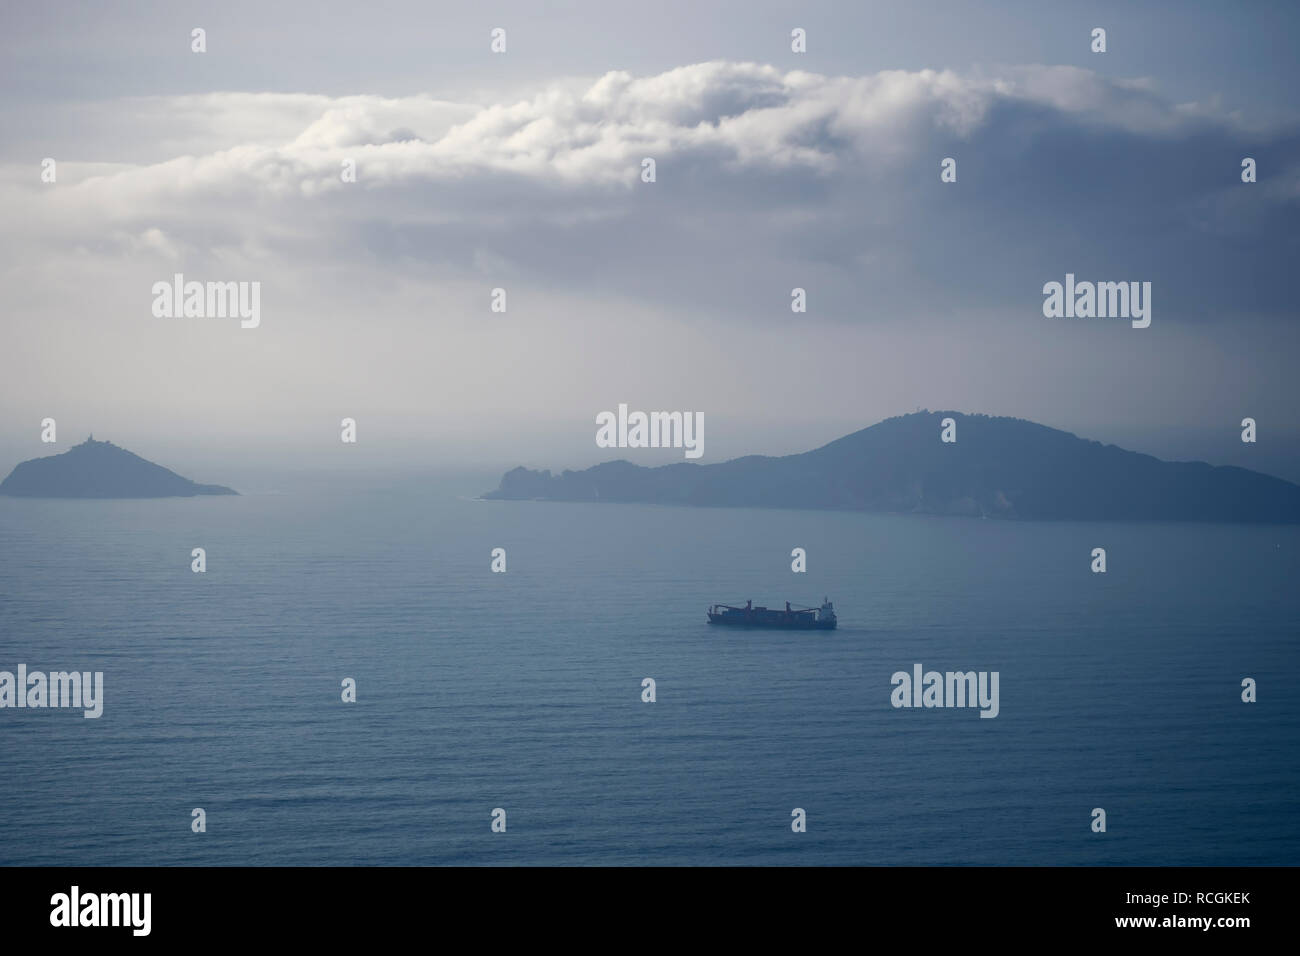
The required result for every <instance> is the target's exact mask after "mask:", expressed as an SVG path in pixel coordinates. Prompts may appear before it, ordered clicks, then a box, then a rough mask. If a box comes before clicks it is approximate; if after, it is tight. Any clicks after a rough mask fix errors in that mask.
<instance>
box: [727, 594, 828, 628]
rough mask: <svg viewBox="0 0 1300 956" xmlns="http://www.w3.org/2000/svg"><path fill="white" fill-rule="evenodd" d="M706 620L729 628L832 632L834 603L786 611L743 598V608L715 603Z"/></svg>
mask: <svg viewBox="0 0 1300 956" xmlns="http://www.w3.org/2000/svg"><path fill="white" fill-rule="evenodd" d="M709 623H710V624H724V625H727V626H729V627H765V628H771V629H773V630H778V631H833V630H835V605H833V604H831V602H830V600H829V599H826V600H825V601H823V602H822V606H821V607H791V606H790V602H789V601H786V602H785V610H784V611H782V610H780V609H779V608H768V607H754V602H753V601H746V602H745V606H744V607H733V606H732V605H730V604H714V605H711V606H710V607H709Z"/></svg>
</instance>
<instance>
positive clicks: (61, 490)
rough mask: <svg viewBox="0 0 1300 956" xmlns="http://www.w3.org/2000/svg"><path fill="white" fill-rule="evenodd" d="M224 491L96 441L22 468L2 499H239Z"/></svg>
mask: <svg viewBox="0 0 1300 956" xmlns="http://www.w3.org/2000/svg"><path fill="white" fill-rule="evenodd" d="M237 494H239V492H237V491H235V490H234V489H231V488H226V487H224V486H222V485H200V484H196V483H195V482H193V481H190V480H189V479H188V478H182V477H181V476H180V475H178V474H176V472H174V471H169V470H168V469H166V468H164V467H163V466H162V465H155V464H154V463H153V462H151V461H145V459H143V458H141V457H140V456H139V455H136V454H133V453H131V452H129V451H127V450H126V449H125V448H119V447H118V446H117V445H114V444H113V443H112V442H111V441H95V438H94V436H93V435H92V436H91V437H90V438H87V439H86V440H85V441H84V442H82V443H81V444H80V445H75V446H73V447H72V448H69V449H68V450H67V451H66V452H64V453H63V454H62V455H50V456H48V457H46V458H32V459H31V460H29V461H24V462H22V463H20V464H19V465H18V466H17V467H15V468H14V470H13V471H11V472H10V473H9V476H8V477H7V478H5V480H4V481H3V482H0V495H10V496H12V497H16V498H189V497H193V496H194V495H237Z"/></svg>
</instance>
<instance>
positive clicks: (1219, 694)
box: [0, 481, 1300, 865]
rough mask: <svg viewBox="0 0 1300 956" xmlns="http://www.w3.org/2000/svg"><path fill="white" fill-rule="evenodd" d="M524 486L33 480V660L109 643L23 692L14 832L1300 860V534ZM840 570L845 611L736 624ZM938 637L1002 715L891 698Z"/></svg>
mask: <svg viewBox="0 0 1300 956" xmlns="http://www.w3.org/2000/svg"><path fill="white" fill-rule="evenodd" d="M490 484H491V481H486V482H484V481H474V482H464V483H462V485H461V486H456V485H455V483H451V484H449V483H447V482H432V481H430V482H411V483H406V484H402V485H399V486H396V487H385V488H378V487H377V488H373V489H370V490H364V489H355V488H348V489H343V488H338V489H335V490H332V491H327V490H319V489H318V490H311V491H303V492H300V493H294V494H284V495H248V496H244V497H239V498H197V499H192V500H161V501H29V500H13V499H7V498H0V670H10V671H13V670H15V669H16V667H17V665H18V664H19V663H25V664H27V665H28V667H29V668H31V669H40V670H63V669H68V670H72V669H75V670H90V671H95V670H100V671H103V672H104V675H105V676H104V680H105V707H104V715H103V717H101V718H100V719H98V720H86V719H84V718H83V717H82V716H81V712H80V711H68V710H48V709H47V710H39V711H33V710H13V709H5V710H0V863H5V864H76V865H100V864H414V865H422V864H790V863H793V864H1295V863H1297V862H1300V813H1298V812H1297V810H1298V809H1300V807H1298V806H1297V803H1298V801H1297V793H1300V759H1298V754H1300V750H1298V749H1297V740H1300V695H1298V693H1297V687H1298V683H1300V668H1298V665H1300V649H1298V647H1297V636H1298V635H1297V630H1298V629H1297V622H1298V621H1300V588H1297V587H1296V581H1297V576H1298V575H1297V572H1298V571H1300V529H1297V528H1280V527H1246V526H1228V525H1202V524H1072V523H1038V524H1030V523H1005V522H1000V521H986V520H971V519H961V518H930V517H912V516H887V515H859V514H836V513H821V512H796V511H752V510H741V509H677V508H664V507H652V506H636V505H587V504H555V503H535V502H484V501H475V500H471V499H470V498H469V497H468V496H469V495H472V494H474V493H476V492H478V491H481V490H482V489H483V488H485V487H488V486H490ZM195 547H203V548H205V549H206V551H207V572H206V573H204V574H195V573H192V572H191V571H190V561H191V558H190V551H191V549H192V548H195ZM496 547H502V548H505V549H506V552H507V562H508V563H507V567H508V570H507V572H506V573H505V574H493V573H491V572H490V570H489V564H490V552H491V550H492V549H493V548H496ZM794 547H803V548H805V549H806V550H807V553H808V571H807V573H806V574H794V573H792V572H791V570H790V561H791V558H790V551H791V549H792V548H794ZM1094 547H1104V548H1105V549H1106V551H1107V561H1108V571H1107V573H1106V574H1092V573H1091V572H1090V571H1089V564H1090V561H1091V559H1090V552H1091V550H1092V549H1093V548H1094ZM824 595H829V596H830V598H831V599H832V600H833V601H834V602H835V605H836V608H837V610H838V612H839V616H840V623H841V626H840V629H839V630H838V631H835V632H832V633H805V634H800V633H780V632H767V633H765V632H749V633H745V632H729V631H720V630H719V629H715V628H710V627H708V626H707V625H706V624H705V616H704V612H705V608H706V606H707V605H709V604H710V603H712V602H719V601H721V602H728V603H736V602H740V603H743V602H744V601H745V600H746V599H749V598H753V599H754V600H755V603H763V604H770V605H778V606H779V605H781V604H782V603H783V602H784V601H786V600H791V601H793V602H795V603H798V604H815V603H819V602H820V600H821V598H822V597H823V596H824ZM918 662H919V663H921V664H923V665H924V667H925V669H927V670H930V669H935V670H941V671H944V670H984V671H993V670H996V671H998V672H999V673H1000V707H1001V713H1000V715H999V716H998V717H997V718H996V719H992V720H990V719H980V718H979V717H978V711H976V710H974V709H894V708H893V707H891V705H890V691H891V689H892V688H891V684H890V677H891V675H892V674H893V673H894V672H895V671H898V670H908V671H910V670H911V668H912V665H913V664H915V663H918ZM345 677H351V678H354V679H355V680H356V682H357V689H358V701H357V703H355V704H344V703H343V702H342V701H341V699H340V694H341V688H340V683H341V681H342V680H343V679H344V678H345ZM644 677H653V678H654V679H655V680H656V682H657V697H658V699H657V701H656V702H655V703H653V704H649V703H643V702H642V701H641V681H642V678H644ZM1244 677H1253V678H1255V679H1256V681H1257V682H1258V696H1259V701H1258V703H1254V704H1245V703H1243V702H1242V701H1241V696H1240V695H1241V686H1240V685H1241V681H1242V678H1244ZM195 807H202V808H204V810H205V811H206V813H207V832H206V833H202V834H196V833H192V832H191V829H190V821H191V810H192V809H193V808H195ZM497 807H501V808H504V809H505V810H506V812H507V831H506V833H504V834H497V833H492V832H491V830H490V823H491V813H492V810H493V809H494V808H497ZM796 807H799V808H803V809H804V810H806V812H807V820H808V825H807V832H806V833H802V834H800V833H794V832H792V831H791V827H790V822H791V816H790V814H791V810H792V809H793V808H796ZM1094 807H1102V808H1104V809H1105V810H1106V813H1107V832H1106V833H1104V834H1097V833H1093V832H1091V829H1090V822H1091V811H1092V809H1093V808H1094Z"/></svg>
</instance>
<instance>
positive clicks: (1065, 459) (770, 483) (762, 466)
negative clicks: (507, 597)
mask: <svg viewBox="0 0 1300 956" xmlns="http://www.w3.org/2000/svg"><path fill="white" fill-rule="evenodd" d="M945 419H952V420H953V422H954V424H955V430H954V437H955V438H956V440H955V441H953V442H944V441H942V440H941V433H942V431H943V422H944V420H945ZM483 497H484V498H487V499H496V500H500V499H534V500H550V501H593V502H595V501H599V502H642V503H651V504H664V505H705V506H718V507H746V508H815V509H831V510H846V511H882V512H910V513H920V514H934V515H968V516H975V517H987V518H1021V519H1047V520H1080V521H1102V520H1105V521H1130V520H1137V521H1147V520H1152V521H1238V522H1271V523H1282V524H1293V523H1300V485H1296V484H1293V483H1292V482H1289V481H1284V480H1282V479H1281V478H1274V477H1271V476H1269V475H1265V474H1262V473H1260V472H1256V471H1250V470H1248V469H1245V468H1236V467H1231V466H1219V467H1215V466H1212V465H1209V464H1206V463H1205V462H1170V461H1161V460H1160V459H1158V458H1154V457H1152V456H1150V455H1143V454H1139V453H1138V452H1132V451H1126V450H1124V449H1122V448H1118V447H1116V446H1114V445H1103V444H1101V443H1100V442H1096V441H1088V440H1086V439H1082V438H1078V437H1076V436H1075V435H1072V434H1070V433H1069V432H1065V431H1060V430H1058V429H1055V428H1049V427H1047V426H1046V425H1039V424H1036V423H1034V422H1030V421H1025V420H1023V419H1017V418H998V417H991V416H988V415H971V414H963V413H960V412H930V411H921V412H916V413H913V414H909V415H901V416H898V417H896V418H889V419H886V420H885V421H882V422H880V423H878V424H876V425H872V426H871V427H869V428H864V429H862V430H861V431H857V432H854V433H853V434H851V435H846V436H845V437H843V438H840V439H837V440H836V441H833V442H831V443H830V444H828V445H823V446H822V447H821V448H817V449H814V450H812V451H807V452H803V453H802V454H797V455H787V456H784V457H765V456H761V455H751V456H748V457H744V458H736V459H733V460H731V461H725V462H721V463H718V464H710V465H704V464H698V463H695V462H679V463H676V464H670V465H663V466H660V467H644V466H640V465H634V464H632V463H631V462H629V461H625V460H620V461H611V462H605V463H604V464H600V465H596V466H594V467H592V468H587V469H585V470H583V471H564V472H562V473H560V474H558V475H553V474H551V472H550V471H549V470H544V471H533V470H529V469H527V468H515V469H514V470H512V471H509V472H507V473H506V475H505V476H504V477H503V478H502V479H501V484H500V487H498V488H497V489H496V490H495V491H490V492H488V493H486V494H485V495H484V496H483Z"/></svg>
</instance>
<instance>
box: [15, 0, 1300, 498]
mask: <svg viewBox="0 0 1300 956" xmlns="http://www.w3.org/2000/svg"><path fill="white" fill-rule="evenodd" d="M1066 6H1067V5H1056V4H1043V3H1028V2H1027V3H998V4H988V5H981V4H975V3H965V2H963V3H947V4H938V3H928V4H927V3H920V2H915V0H905V2H897V3H890V2H887V3H871V4H850V3H816V2H800V3H770V2H767V3H765V2H743V3H741V2H737V3H709V2H703V0H700V2H692V3H672V2H669V3H663V2H660V3H656V4H642V5H633V4H624V3H612V2H581V3H578V2H569V3H565V2H547V3H518V4H493V3H459V4H439V3H429V2H411V3H346V4H344V3H320V2H311V3H275V4H269V3H265V2H259V3H238V2H234V3H232V2H222V3H212V4H185V3H156V4H150V3H143V4H132V5H130V8H129V9H127V8H126V5H118V4H98V3H94V4H92V3H87V4H71V3H58V2H55V3H51V4H45V5H39V6H38V5H35V4H22V5H19V4H13V3H7V4H5V5H4V7H3V10H2V11H0V79H2V81H3V88H4V90H5V96H4V97H3V99H2V100H0V204H2V206H3V209H4V212H5V215H4V224H3V227H0V228H2V232H0V256H2V257H0V293H2V294H3V296H4V302H5V309H4V313H3V317H2V318H0V335H2V340H0V346H2V347H0V410H2V411H3V415H2V416H0V474H3V473H7V471H8V470H9V468H10V467H12V465H13V464H15V463H16V462H17V461H19V460H22V459H25V458H30V457H35V456H38V455H43V454H49V453H52V452H58V451H62V450H65V449H66V448H67V447H68V446H69V445H71V444H74V443H76V442H77V441H80V440H81V439H82V438H83V437H85V434H86V433H87V432H89V431H92V430H93V431H94V432H95V433H96V436H97V437H101V438H111V439H112V440H114V441H117V442H118V443H119V444H122V445H125V446H126V447H129V448H132V449H133V450H136V451H138V452H140V453H141V454H144V455H145V456H146V457H150V458H153V459H155V460H159V461H160V462H161V463H163V464H166V465H168V466H170V467H175V468H177V470H179V471H182V473H185V474H187V475H189V476H190V477H193V478H195V479H197V480H199V481H213V482H228V483H234V481H235V480H236V478H237V477H238V478H243V477H244V476H247V475H249V474H251V473H254V472H255V471H256V469H257V468H258V467H259V465H260V464H262V463H264V464H265V465H266V467H268V468H269V467H271V466H276V467H282V466H286V465H289V464H295V463H296V464H301V465H303V466H308V465H310V466H327V467H328V466H338V467H347V468H350V469H365V468H369V467H379V466H381V465H382V466H384V467H394V466H408V465H409V466H416V465H418V466H420V467H425V468H433V469H440V468H456V467H461V466H471V467H479V466H483V467H492V468H495V467H497V466H505V465H514V464H527V465H530V466H535V467H550V468H555V469H558V468H563V467H581V466H585V465H587V464H591V463H593V462H595V461H598V460H604V459H606V458H609V457H618V456H614V455H610V454H609V453H608V452H607V451H603V450H601V449H598V448H596V447H595V443H594V434H595V424H594V418H595V415H596V413H597V412H600V411H602V410H605V409H613V408H615V407H616V406H617V405H618V403H619V402H626V403H628V404H629V405H631V406H632V407H633V408H641V409H646V410H657V409H664V410H683V411H700V412H703V413H704V417H705V420H706V432H705V458H704V459H703V460H704V461H706V462H707V461H718V460H722V459H723V458H727V457H732V456H735V455H740V454H747V453H775V454H784V453H789V452H794V451H802V450H806V449H808V448H811V447H815V446H817V445H820V444H823V443H824V442H826V441H828V440H831V439H833V438H836V437H838V436H839V435H841V434H844V433H846V432H848V431H852V430H855V429H857V428H860V427H863V426H865V425H868V424H871V423H873V422H875V421H878V420H879V419H881V418H884V417H888V416H890V415H894V414H899V413H903V412H909V411H912V410H914V409H915V408H917V407H928V408H932V409H936V408H955V409H959V410H963V411H972V412H974V411H979V412H987V413H991V414H1005V415H1015V416H1018V417H1024V418H1030V419H1033V420H1036V421H1040V422H1043V423H1045V424H1048V425H1053V426H1056V427H1062V428H1066V429H1068V430H1071V431H1074V432H1076V433H1078V434H1081V435H1084V436H1085V437H1090V438H1098V439H1102V440H1108V441H1116V442H1118V443H1120V444H1125V445H1126V446H1128V447H1134V448H1137V449H1138V450H1142V451H1150V452H1152V453H1156V454H1161V455H1162V456H1167V457H1206V458H1208V459H1210V460H1212V461H1223V462H1228V461H1232V462H1237V463H1242V464H1255V465H1256V466H1258V467H1261V468H1263V469H1264V470H1271V471H1273V472H1274V473H1278V474H1284V475H1285V476H1286V477H1291V478H1292V479H1293V480H1295V479H1300V444H1298V443H1297V440H1296V435H1297V432H1296V425H1295V410H1296V405H1297V402H1296V399H1297V386H1296V384H1295V359H1296V356H1297V354H1300V353H1298V352H1297V345H1298V344H1300V341H1298V339H1300V331H1298V329H1297V325H1296V315H1295V313H1296V308H1295V301H1296V299H1295V293H1294V291H1293V288H1292V284H1291V277H1292V274H1293V273H1294V271H1295V263H1296V261H1297V252H1300V248H1298V247H1300V239H1298V232H1297V224H1298V223H1300V218H1298V217H1297V212H1298V211H1300V152H1298V151H1297V147H1300V120H1298V112H1297V110H1296V109H1295V93H1294V91H1295V90H1297V89H1300V67H1298V66H1297V62H1296V60H1297V58H1296V57H1295V55H1294V48H1293V45H1294V37H1295V36H1296V32H1297V27H1300V8H1298V7H1297V6H1296V5H1294V4H1275V5H1273V4H1265V3H1251V4H1239V3H1223V4H1213V5H1212V4H1192V3H1144V4H1135V3H1130V2H1124V3H1114V4H1111V3H1097V2H1092V3H1088V4H1078V5H1068V7H1069V9H1063V8H1064V7H1066ZM195 27H202V28H203V29H204V30H206V34H207V36H206V41H207V52H205V53H193V52H191V49H190V47H191V37H190V33H191V30H192V29H193V28H195ZM495 27H501V28H504V29H505V31H506V42H507V48H506V52H505V53H501V54H496V53H493V52H491V49H490V42H491V37H490V31H491V30H492V29H493V28H495ZM796 27H800V28H803V29H805V30H806V31H807V47H808V52H807V53H803V54H799V53H794V52H792V51H791V49H790V31H791V30H792V29H794V28H796ZM1094 27H1103V28H1105V29H1106V31H1107V48H1108V49H1107V52H1105V53H1102V54H1098V53H1092V52H1091V51H1090V43H1091V38H1090V33H1091V30H1092V29H1093V28H1094ZM1246 156H1250V157H1253V158H1254V159H1255V160H1256V161H1257V163H1258V177H1259V181H1258V182H1256V183H1254V184H1243V183H1242V182H1241V178H1240V171H1241V167H1240V164H1241V160H1242V158H1243V157H1246ZM47 157H49V158H53V159H55V161H56V163H57V181H56V182H55V183H44V182H42V181H41V172H42V166H41V163H42V160H43V159H44V158H47ZM645 157H651V158H654V160H655V161H656V166H657V168H656V174H657V181H656V182H654V183H643V182H641V180H640V172H641V162H642V159H643V158H645ZM944 157H953V158H955V159H956V160H957V182H955V183H941V182H940V178H939V173H940V161H941V160H942V159H943V158H944ZM345 160H353V161H355V164H356V170H357V181H356V182H355V183H343V182H341V181H340V176H339V173H340V169H341V165H342V163H343V162H344V161H345ZM177 272H180V273H183V274H184V275H185V277H186V278H187V279H192V280H198V281H204V282H206V281H258V282H260V283H261V324H260V327H258V328H256V329H241V328H240V326H239V322H238V320H230V319H198V318H157V317H155V316H154V315H153V314H152V311H151V303H152V302H153V294H152V291H151V289H152V286H153V284H154V283H155V282H158V281H160V280H170V279H171V277H172V275H173V274H174V273H177ZM1067 272H1072V273H1074V274H1076V275H1077V276H1078V278H1079V279H1080V280H1084V279H1089V280H1097V281H1149V282H1151V283H1152V322H1151V326H1150V327H1149V328H1147V329H1133V328H1131V327H1130V326H1129V324H1128V323H1127V322H1125V321H1123V320H1114V319H1048V318H1045V317H1044V315H1043V312H1042V304H1043V294H1042V287H1043V284H1044V283H1046V282H1050V281H1062V280H1063V279H1064V277H1065V274H1066V273H1067ZM796 286H798V287H802V288H805V289H806V290H807V297H808V311H807V313H805V314H795V313H792V312H791V310H790V290H791V289H792V288H794V287H796ZM496 287H501V288H504V289H505V290H506V292H507V303H508V304H507V311H506V312H505V313H504V314H501V313H493V312H492V311H490V308H489V305H490V295H491V290H492V289H493V288H496ZM345 416H350V417H354V418H356V419H357V421H358V428H359V439H360V440H359V443H358V445H357V446H356V447H349V446H344V445H342V444H341V443H340V442H339V420H340V419H341V418H342V417H345ZM1245 416H1251V417H1254V418H1255V419H1257V421H1258V422H1259V423H1260V443H1259V445H1258V446H1257V447H1251V446H1244V447H1243V446H1242V445H1241V443H1240V441H1239V440H1238V433H1239V430H1240V429H1239V426H1238V423H1239V422H1240V420H1241V419H1242V418H1243V417H1245ZM45 417H53V418H55V419H56V420H57V421H58V425H59V438H60V442H59V443H58V445H56V446H49V445H42V444H40V443H39V425H40V421H41V419H43V418H45ZM621 456H625V457H634V456H633V455H621ZM644 460H646V461H647V462H649V461H651V460H655V459H649V458H647V459H644ZM673 460H680V457H679V456H675V457H674V459H673ZM225 461H237V462H238V463H239V464H238V467H235V466H233V465H232V468H233V469H234V470H235V471H236V472H237V475H232V474H229V473H226V472H222V471H221V470H220V468H221V466H222V463H223V462H225ZM214 468H216V469H217V470H216V471H214Z"/></svg>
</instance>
